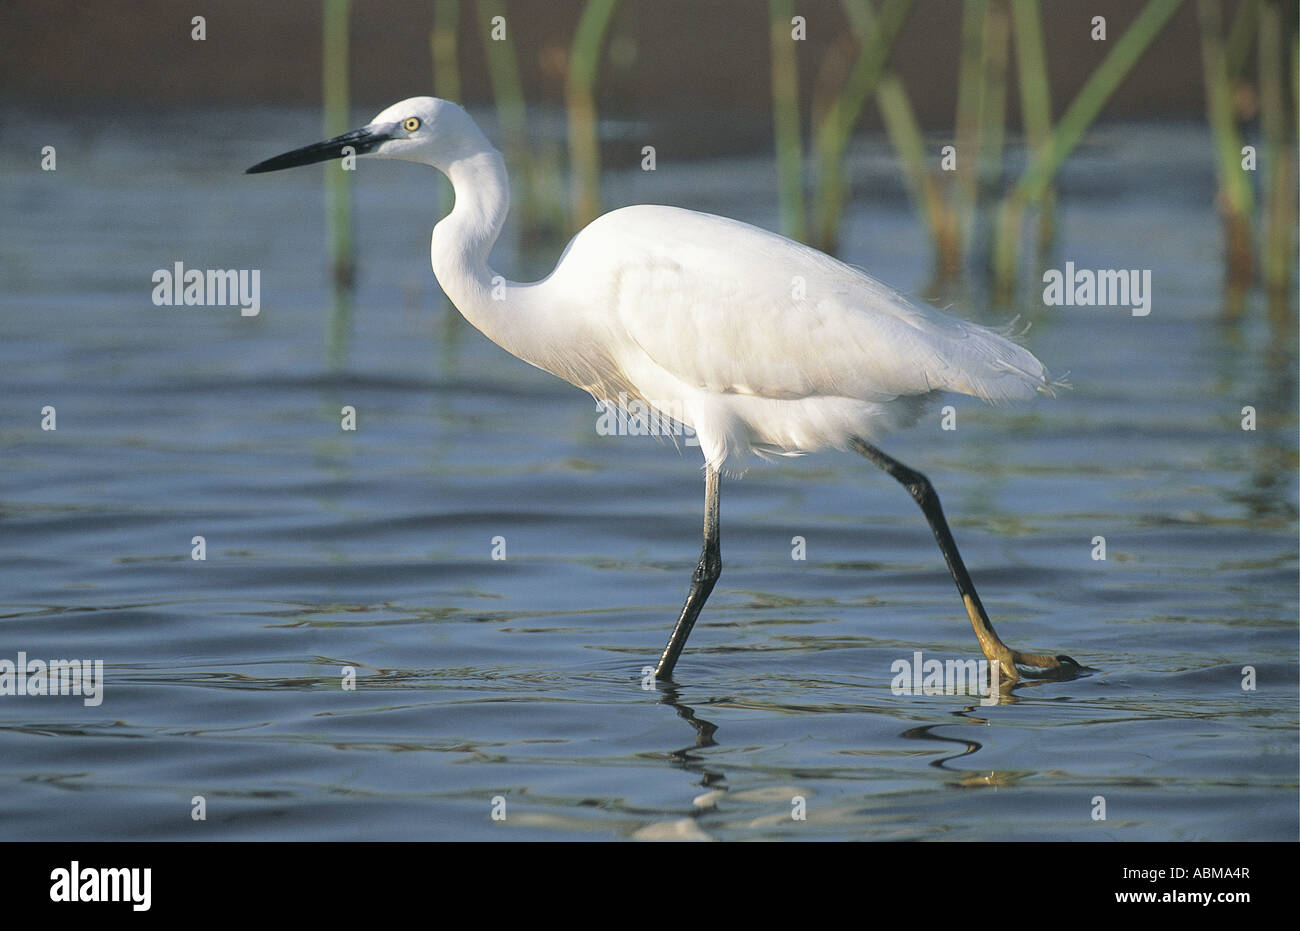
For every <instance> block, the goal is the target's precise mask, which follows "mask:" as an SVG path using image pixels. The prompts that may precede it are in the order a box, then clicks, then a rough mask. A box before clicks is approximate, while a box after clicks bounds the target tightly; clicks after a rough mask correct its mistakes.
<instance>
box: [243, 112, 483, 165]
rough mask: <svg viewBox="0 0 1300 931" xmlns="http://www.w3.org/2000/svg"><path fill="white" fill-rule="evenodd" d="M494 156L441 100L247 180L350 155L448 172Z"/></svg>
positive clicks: (388, 116) (292, 155) (306, 149)
mask: <svg viewBox="0 0 1300 931" xmlns="http://www.w3.org/2000/svg"><path fill="white" fill-rule="evenodd" d="M484 149H487V150H489V151H490V150H491V145H490V144H489V143H488V141H487V139H486V137H484V135H483V134H482V133H481V132H480V131H479V128H478V127H477V126H475V125H474V121H473V120H471V119H470V117H469V114H467V113H466V112H465V111H464V110H462V109H461V108H460V107H458V106H456V105H455V104H454V103H452V102H450V101H448V100H439V99H438V98H437V97H410V98H408V99H406V100H402V101H399V102H398V103H395V104H393V105H392V106H391V107H388V108H386V109H384V110H382V111H380V112H379V113H378V114H376V116H375V118H374V119H373V120H371V121H370V122H369V123H368V124H367V125H365V126H362V127H361V128H360V129H354V130H352V131H351V132H347V133H344V134H343V135H341V136H335V137H334V138H333V139H327V140H325V141H324V142H317V143H314V144H312V145H308V146H303V147H302V148H301V149H294V150H293V151H292V152H286V153H284V154H283V155H277V156H276V157H275V158H268V159H267V160H266V161H264V162H258V163H257V164H256V165H254V166H253V167H252V168H249V169H247V170H246V172H245V173H246V174H259V173H261V172H264V171H279V170H280V169H282V168H293V167H295V166H297V165H310V164H312V163H313V162H324V161H329V160H330V159H335V158H342V157H344V156H346V155H369V156H374V157H376V158H400V159H403V160H405V161H408V162H423V163H424V164H426V165H434V166H435V167H438V168H441V169H444V170H446V169H447V168H449V167H450V166H451V165H452V164H454V163H455V162H456V161H457V160H458V159H461V158H464V157H466V156H469V155H473V154H475V153H477V152H482V151H483V150H484Z"/></svg>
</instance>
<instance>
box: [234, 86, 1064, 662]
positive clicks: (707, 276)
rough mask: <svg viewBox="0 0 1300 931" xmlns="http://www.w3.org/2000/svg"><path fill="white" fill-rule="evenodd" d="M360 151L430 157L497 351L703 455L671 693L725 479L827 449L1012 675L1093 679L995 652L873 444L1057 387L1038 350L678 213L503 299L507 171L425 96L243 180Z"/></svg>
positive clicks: (457, 280) (448, 108)
mask: <svg viewBox="0 0 1300 931" xmlns="http://www.w3.org/2000/svg"><path fill="white" fill-rule="evenodd" d="M350 154H356V155H360V156H367V155H368V156H373V157H377V158H397V159H404V160H406V161H413V162H421V163H423V164H426V165H431V166H433V167H434V168H437V169H438V170H439V171H441V172H443V173H444V174H445V175H446V176H447V177H448V178H450V179H451V183H452V186H453V188H454V189H455V197H456V202H455V205H454V207H453V209H452V211H451V213H450V214H448V215H447V216H446V217H445V218H443V219H442V221H441V222H439V223H438V224H437V225H436V226H435V227H434V228H433V242H432V245H431V248H430V258H431V261H432V263H433V272H434V275H436V276H437V279H438V283H439V285H441V286H442V290H443V291H444V292H445V293H446V294H447V296H448V297H449V298H450V299H451V301H452V303H454V304H455V305H456V307H457V309H459V310H460V312H461V313H462V314H463V315H464V316H465V319H466V320H468V321H469V322H470V323H471V324H473V325H474V326H475V327H477V328H478V329H479V330H481V331H482V332H483V334H484V335H486V336H487V337H488V339H490V340H492V341H493V342H494V343H496V344H497V345H499V346H501V347H502V348H503V349H505V350H506V351H507V352H509V353H511V354H512V355H515V356H518V357H519V358H520V359H522V360H524V361H525V362H528V363H530V364H532V365H535V366H537V367H538V368H540V369H544V370H545V371H547V372H550V373H552V374H553V375H557V376H559V377H560V378H563V379H564V380H565V381H567V382H570V383H571V384H574V385H576V386H578V387H579V388H582V389H583V390H585V391H588V392H590V393H591V394H592V395H593V396H594V397H595V398H596V399H597V400H598V401H603V402H605V403H616V402H617V401H618V400H619V399H620V398H622V399H635V400H639V401H641V402H643V403H645V404H647V405H648V406H649V407H650V408H652V409H654V410H657V411H663V412H664V413H665V414H668V415H671V416H673V417H674V418H676V419H677V420H679V421H680V422H681V423H683V424H685V425H687V426H689V427H691V428H693V429H694V431H695V434H696V435H697V437H698V438H699V443H700V448H701V450H702V452H703V453H704V460H705V464H704V473H705V514H704V546H703V551H702V552H701V554H700V561H699V565H698V566H697V567H696V569H695V572H694V573H693V575H692V577H691V584H690V589H689V592H688V594H687V597H686V603H685V605H684V606H683V607H682V611H681V615H680V616H679V618H678V620H677V624H676V626H675V627H674V629H673V632H672V635H671V637H670V638H669V640H668V644H667V646H666V647H665V648H664V651H663V654H662V655H661V657H660V659H659V664H658V667H657V669H656V676H657V678H659V679H663V680H670V679H671V677H672V673H673V668H674V666H675V665H676V663H677V658H678V656H679V655H680V653H681V651H682V647H683V646H684V645H685V644H686V639H687V637H688V636H689V635H690V632H691V628H692V627H693V626H694V624H695V620H696V618H697V617H698V616H699V613H700V609H701V608H702V607H703V606H704V602H705V600H706V599H707V598H708V597H709V593H710V592H711V591H712V590H713V586H714V583H715V582H717V580H718V577H719V575H720V574H721V571H722V556H721V550H720V546H719V531H718V500H719V484H720V474H721V473H723V472H724V471H725V472H726V473H729V474H730V473H738V472H742V471H744V469H746V468H747V467H748V466H749V464H750V463H751V461H752V459H753V457H755V456H757V457H760V458H762V457H768V456H771V455H798V454H800V453H804V452H810V451H813V450H817V449H821V448H825V447H831V448H837V449H846V450H849V449H851V450H853V451H855V452H857V453H860V454H861V455H862V456H864V457H866V458H867V459H868V460H870V461H871V462H872V463H874V464H875V465H877V466H878V467H880V468H881V469H883V470H884V471H885V472H886V473H888V474H889V475H890V476H892V477H893V478H895V479H896V480H898V481H899V482H901V483H902V484H903V485H904V486H905V487H906V488H907V490H908V492H909V493H910V494H911V495H912V497H913V498H914V499H915V500H916V502H917V503H918V504H919V505H920V507H921V510H922V512H923V513H924V514H925V518H926V520H927V521H928V522H929V524H930V528H931V529H932V530H933V531H934V535H935V538H936V539H937V540H938V543H939V548H940V550H941V551H942V553H943V556H944V559H945V560H946V561H947V563H948V569H949V571H950V572H951V574H952V577H953V580H954V581H955V582H956V584H957V591H958V593H959V594H960V595H961V598H962V601H963V603H964V605H965V608H966V611H967V613H968V615H969V616H970V621H971V625H972V626H973V627H974V629H975V635H976V637H977V638H978V639H979V643H980V647H981V649H982V650H983V652H984V655H985V656H986V657H987V658H988V660H989V661H990V662H992V663H997V664H999V666H1000V667H1001V674H1002V676H1003V677H1004V678H1009V679H1012V680H1014V679H1015V678H1017V676H1018V675H1019V673H1018V671H1017V668H1016V667H1017V664H1020V665H1021V666H1025V667H1032V668H1034V669H1036V670H1041V671H1042V672H1041V673H1039V674H1046V675H1057V676H1066V675H1073V674H1074V673H1075V672H1077V671H1078V670H1080V669H1081V668H1082V667H1080V666H1079V664H1078V663H1076V662H1075V661H1074V660H1072V659H1070V658H1069V657H1067V656H1047V655H1041V654H1026V653H1019V652H1016V651H1014V650H1012V649H1010V648H1009V647H1007V646H1006V645H1005V644H1004V643H1003V642H1002V641H1001V640H1000V639H999V638H998V636H997V634H996V633H995V632H994V630H993V625H992V624H991V623H990V622H989V619H988V615H987V614H986V613H985V611H984V608H983V606H982V605H981V604H980V600H979V596H978V595H977V594H976V592H975V586H974V584H973V583H972V582H971V579H970V575H969V573H968V572H967V571H966V567H965V565H964V564H963V563H962V559H961V556H960V555H959V554H958V552H957V545H956V543H955V542H954V541H953V538H952V533H951V532H950V531H949V529H948V524H947V521H946V520H945V519H944V516H943V511H942V510H941V509H940V507H939V498H938V496H937V495H936V494H935V491H934V488H933V487H932V486H931V485H930V482H929V481H928V480H927V479H926V477H925V476H924V475H922V474H921V473H920V472H917V471H915V470H913V469H910V468H908V467H907V466H905V465H903V464H902V463H900V462H898V461H897V460H895V459H893V458H891V457H890V456H887V455H886V454H885V453H883V452H881V451H880V450H879V449H877V448H876V447H875V446H874V445H873V441H875V440H876V439H877V438H878V437H879V436H881V435H882V434H884V433H886V432H887V431H888V430H890V429H892V428H896V427H902V426H908V425H911V424H912V423H914V422H915V421H916V420H917V418H918V417H919V416H920V415H921V413H922V412H923V410H924V409H925V408H926V406H927V402H929V401H931V400H933V399H935V398H937V397H938V396H939V395H940V394H941V393H942V392H945V391H949V392H957V393H959V394H967V395H974V396H975V397H979V398H983V399H984V400H986V401H994V402H996V401H1010V400H1014V399H1021V398H1028V397H1032V396H1033V395H1034V394H1035V392H1039V391H1042V392H1050V390H1051V382H1050V381H1049V379H1048V376H1047V374H1046V372H1045V370H1044V368H1043V366H1042V364H1041V363H1040V362H1039V361H1038V360H1037V359H1036V358H1034V356H1033V355H1031V354H1030V353H1029V352H1028V351H1027V350H1025V349H1023V348H1021V347H1020V346H1018V345H1016V344H1015V343H1013V342H1011V341H1010V340H1009V339H1006V338H1005V337H1003V336H1000V335H998V334H997V333H994V332H992V331H991V330H987V329H985V328H983V327H979V326H976V325H974V324H972V323H968V322H966V321H964V320H959V319H957V318H955V317H951V316H948V315H946V314H943V313H940V312H938V311H936V310H933V309H931V308H929V307H924V306H921V305H919V304H916V303H914V302H912V301H910V300H908V299H907V298H905V297H904V296H903V295H901V294H899V293H898V292H896V291H894V290H892V289H890V288H888V287H886V286H885V285H883V284H881V283H880V282H878V281H876V280H875V279H874V278H872V277H870V276H868V275H867V274H865V273H864V272H862V271H859V270H858V269H856V268H851V267H850V266H848V265H845V264H844V263H842V262H839V261H837V260H835V259H833V258H831V257H830V256H828V255H825V254H823V253H821V252H818V251H817V250H815V249H812V248H809V247H808V246H804V245H801V244H799V243H797V242H793V241H791V240H789V239H786V238H784V237H782V236H778V235H776V234H775V233H771V232H768V231H766V230H762V229H758V228H757V227H753V226H749V225H747V224H745V223H740V222H738V221H736V220H729V219H726V218H724V217H718V216H712V215H709V214H704V213H697V212H695V211H692V210H683V209H680V208H677V207H663V206H635V207H624V208H622V209H620V210H614V211H612V212H610V213H607V214H605V215H604V216H602V217H600V218H599V219H597V220H595V221H594V222H592V223H591V224H590V225H589V226H587V227H586V228H585V229H584V230H582V232H580V233H578V235H576V236H575V237H574V238H573V240H572V241H571V242H570V243H569V245H568V247H567V248H566V249H565V250H564V254H563V255H562V256H561V257H560V260H559V263H558V264H557V265H556V267H555V270H554V271H553V272H551V274H550V275H548V276H547V277H546V278H544V279H542V280H541V281H536V282H532V283H517V282H505V287H504V289H502V288H501V287H499V284H500V282H501V280H502V279H500V278H496V275H495V273H494V271H493V270H492V269H491V268H490V267H489V266H488V254H489V252H490V251H491V249H492V245H493V243H495V242H496V239H497V236H498V234H499V233H500V232H501V227H502V225H503V224H504V222H505V218H506V212H507V210H508V209H509V204H510V189H509V182H508V180H507V178H506V169H505V162H504V161H503V159H502V158H501V154H500V153H499V152H497V151H496V149H494V148H493V147H492V145H491V144H490V143H489V142H488V140H487V138H486V137H485V136H484V135H483V133H482V132H481V131H480V130H479V128H478V127H477V126H476V125H475V124H474V121H473V120H472V119H470V117H469V115H468V114H466V113H465V111H464V110H462V109H461V108H460V107H458V106H456V105H455V104H453V103H450V102H448V101H446V100H439V99H436V98H433V97H412V98H411V99H409V100H403V101H402V102H400V103H396V104H394V105H393V106H391V107H389V108H387V109H386V110H384V111H383V112H381V113H380V114H379V115H378V116H376V117H375V118H374V120H373V121H372V122H371V123H370V124H369V125H367V126H364V127H362V128H361V129H357V130H354V131H352V132H349V133H345V134H344V135H342V136H338V137H336V138H334V139H330V140H328V141H325V142H319V143H316V144H315V145H310V146H306V147H304V148H301V149H296V150H294V151H292V152H288V153H286V154H284V155H280V156H278V157H276V158H271V159H267V160H266V161H263V162H260V163H258V164H256V165H254V166H253V167H251V168H249V169H248V172H249V173H257V172H265V171H276V170H279V169H281V168H290V167H293V166H295V165H306V164H311V163H313V162H320V161H325V160H328V159H334V158H339V157H341V156H345V155H350ZM494 278H495V279H496V281H495V283H496V284H497V285H498V287H494Z"/></svg>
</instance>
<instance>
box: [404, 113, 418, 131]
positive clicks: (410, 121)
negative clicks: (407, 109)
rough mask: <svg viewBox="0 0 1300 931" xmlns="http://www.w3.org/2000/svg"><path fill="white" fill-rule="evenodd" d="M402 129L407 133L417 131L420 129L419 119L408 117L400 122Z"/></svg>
mask: <svg viewBox="0 0 1300 931" xmlns="http://www.w3.org/2000/svg"><path fill="white" fill-rule="evenodd" d="M402 128H403V129H405V130H406V131H407V132H408V133H413V132H415V131H416V130H417V129H419V128H420V120H419V118H418V117H414V116H408V117H407V118H406V119H404V120H402Z"/></svg>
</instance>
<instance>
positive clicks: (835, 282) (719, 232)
mask: <svg viewBox="0 0 1300 931" xmlns="http://www.w3.org/2000/svg"><path fill="white" fill-rule="evenodd" d="M567 251H568V252H569V253H572V255H571V256H570V257H571V258H572V259H574V260H575V262H574V264H575V265H576V266H577V267H578V268H589V269H601V270H602V273H601V277H602V278H604V279H605V280H603V281H601V282H599V284H597V283H596V282H590V284H591V285H592V286H593V287H594V290H595V291H597V292H598V293H599V292H604V293H605V294H606V296H612V300H602V301H601V304H602V305H603V307H602V308H601V310H600V311H599V312H601V313H603V314H613V315H614V318H615V319H613V320H608V321H607V322H608V323H609V324H610V325H611V326H612V328H613V329H615V330H617V329H620V328H621V329H622V330H623V331H624V333H625V335H626V337H627V338H628V339H630V340H631V341H633V342H634V343H635V344H636V346H638V347H640V349H641V350H642V351H643V352H644V353H645V354H646V356H648V357H649V358H650V359H651V360H653V361H654V362H655V363H656V364H657V365H659V366H660V367H662V368H663V369H665V370H666V371H668V372H670V373H671V374H672V375H673V376H675V377H676V378H678V379H680V380H682V381H684V382H686V383H688V384H691V385H694V386H696V387H699V388H701V389H704V390H706V391H709V392H713V393H720V394H742V395H755V396H759V397H764V398H773V399H783V400H795V399H800V398H809V397H817V396H821V397H843V398H858V399H862V400H867V401H887V400H890V399H892V398H896V397H899V396H907V395H922V394H927V393H929V392H931V391H936V390H945V391H955V392H959V393H962V394H969V395H974V396H976V397H980V398H984V399H986V400H990V401H1001V400H1010V399H1013V398H1025V397H1030V396H1032V395H1033V393H1034V391H1035V390H1036V389H1039V388H1042V387H1044V386H1046V384H1047V380H1046V373H1045V372H1044V370H1043V366H1042V364H1041V363H1040V362H1039V361H1038V360H1037V359H1035V358H1034V356H1033V355H1032V354H1030V353H1029V352H1028V351H1027V350H1025V349H1023V348H1021V347H1020V346H1017V345H1016V344H1015V343H1013V342H1011V341H1010V340H1008V339H1006V338H1005V337H1003V336H1000V335H998V334H997V333H994V332H993V331H991V330H988V329H985V328H983V327H980V326H977V325H975V324H972V323H968V322H966V321H964V320H959V319H957V318H955V317H950V316H948V315H946V314H943V313H940V312H939V311H937V310H933V309H931V308H928V307H923V306H920V305H918V304H916V303H914V302H913V301H911V300H909V299H908V298H906V297H905V296H903V295H902V294H899V293H898V292H897V291H894V290H892V289H890V288H888V287H886V286H885V285H883V284H881V283H880V282H879V281H876V280H875V279H874V278H872V277H870V276H869V275H867V274H865V273H863V272H861V271H859V270H857V269H855V268H851V267H850V266H848V265H845V264H844V263H842V262H839V261H836V260H835V259H832V258H830V257H829V256H826V255H824V254H823V253H821V252H818V251H816V250H815V249H811V248H809V247H807V246H804V245H801V244H799V243H796V242H794V241H792V240H789V239H786V238H784V237H782V236H778V235H776V234H775V233H770V232H767V231H766V230H762V229H759V228H757V227H753V226H749V225H748V224H745V223H741V222H739V221H736V220H729V219H725V218H723V217H717V216H712V215H709V214H703V213H697V212H695V211H691V210H682V209H679V208H675V207H659V206H637V207H627V208H624V209H622V210H616V211H613V212H612V213H608V214H606V215H605V216H603V217H601V218H600V219H598V220H596V221H595V222H593V223H592V224H591V225H590V226H588V227H587V228H586V229H585V230H583V231H582V233H581V234H579V236H578V237H576V238H575V240H574V241H573V243H572V244H571V245H570V248H569V250H567ZM593 252H596V253H599V255H598V256H597V255H592V253H593ZM563 264H564V262H563V260H562V261H561V265H563ZM606 275H608V276H609V277H608V278H606V277H605V276H606Z"/></svg>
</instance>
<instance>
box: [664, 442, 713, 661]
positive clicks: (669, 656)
mask: <svg viewBox="0 0 1300 931" xmlns="http://www.w3.org/2000/svg"><path fill="white" fill-rule="evenodd" d="M718 485H719V479H718V470H717V469H715V468H714V467H713V466H711V465H707V464H706V465H705V466H704V547H703V549H702V550H701V551H700V563H699V565H698V566H696V567H695V572H694V573H692V575H691V588H690V591H689V592H687V594H686V604H684V605H683V606H682V613H681V616H680V617H679V618H678V619H677V626H676V627H674V628H673V634H672V636H671V637H669V638H668V645H667V646H666V647H664V652H663V655H662V656H660V657H659V666H658V667H657V668H656V669H655V678H656V679H663V680H665V681H668V682H671V681H672V678H673V667H674V666H676V665H677V657H678V656H679V655H681V652H682V647H684V646H686V638H687V637H689V636H690V635H691V628H692V627H694V626H695V619H696V618H698V617H699V616H700V609H701V608H703V607H704V602H705V601H707V600H708V598H709V593H710V592H711V591H713V586H714V583H716V582H717V581H718V576H720V575H722V546H721V544H720V541H719V535H718V497H719V489H718Z"/></svg>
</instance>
